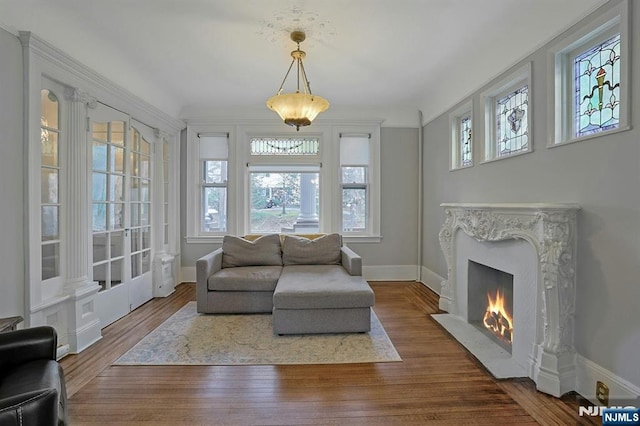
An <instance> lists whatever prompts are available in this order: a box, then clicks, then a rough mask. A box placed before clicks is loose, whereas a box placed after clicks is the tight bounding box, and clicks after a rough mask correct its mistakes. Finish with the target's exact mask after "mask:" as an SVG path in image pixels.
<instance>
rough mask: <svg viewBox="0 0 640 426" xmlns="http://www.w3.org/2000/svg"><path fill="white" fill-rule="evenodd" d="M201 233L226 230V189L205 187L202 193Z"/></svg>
mask: <svg viewBox="0 0 640 426" xmlns="http://www.w3.org/2000/svg"><path fill="white" fill-rule="evenodd" d="M203 197H204V200H203V203H202V205H203V206H204V211H203V218H202V223H203V231H204V232H224V231H226V230H227V223H226V220H227V188H212V187H205V188H204V193H203Z"/></svg>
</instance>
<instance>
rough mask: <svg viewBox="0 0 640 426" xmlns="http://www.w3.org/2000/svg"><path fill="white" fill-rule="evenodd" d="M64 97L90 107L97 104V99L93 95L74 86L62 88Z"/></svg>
mask: <svg viewBox="0 0 640 426" xmlns="http://www.w3.org/2000/svg"><path fill="white" fill-rule="evenodd" d="M64 97H65V99H67V100H68V101H71V102H80V103H83V104H85V105H86V106H87V107H89V108H91V109H93V108H95V107H96V106H97V105H98V100H97V99H96V98H95V97H93V96H91V95H90V94H89V93H87V92H85V91H84V90H82V89H78V88H76V87H67V88H66V89H64Z"/></svg>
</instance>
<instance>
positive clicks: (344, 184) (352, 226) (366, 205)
mask: <svg viewBox="0 0 640 426" xmlns="http://www.w3.org/2000/svg"><path fill="white" fill-rule="evenodd" d="M370 140H371V135H369V134H363V135H358V134H341V135H340V186H341V189H342V232H343V233H366V232H368V230H369V228H370V219H369V218H370V195H369V174H370V164H371V154H370V152H371V148H370Z"/></svg>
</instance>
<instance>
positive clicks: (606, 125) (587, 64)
mask: <svg viewBox="0 0 640 426" xmlns="http://www.w3.org/2000/svg"><path fill="white" fill-rule="evenodd" d="M573 65H574V81H575V136H576V137H580V136H586V135H590V134H593V133H598V132H602V131H604V130H609V129H614V128H616V127H618V126H619V125H620V34H617V35H615V36H614V37H612V38H610V39H608V40H606V41H604V42H603V43H601V44H598V45H597V46H595V47H593V48H591V49H589V50H587V51H586V52H584V53H582V54H580V55H578V56H577V57H576V58H575V60H574V64H573Z"/></svg>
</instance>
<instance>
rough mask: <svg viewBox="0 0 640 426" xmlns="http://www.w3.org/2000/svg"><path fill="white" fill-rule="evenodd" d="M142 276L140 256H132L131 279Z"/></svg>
mask: <svg viewBox="0 0 640 426" xmlns="http://www.w3.org/2000/svg"><path fill="white" fill-rule="evenodd" d="M138 275H140V254H134V255H132V256H131V278H135V277H137V276H138Z"/></svg>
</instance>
